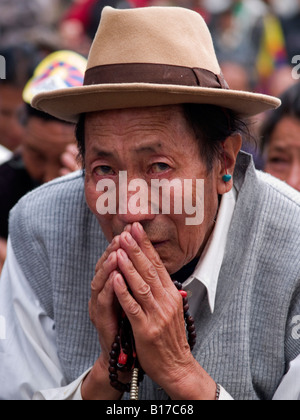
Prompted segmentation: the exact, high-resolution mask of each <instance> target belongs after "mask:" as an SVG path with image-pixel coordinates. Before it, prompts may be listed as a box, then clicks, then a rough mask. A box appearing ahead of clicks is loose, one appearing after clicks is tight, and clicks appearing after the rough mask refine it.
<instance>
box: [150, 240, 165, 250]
mask: <svg viewBox="0 0 300 420" xmlns="http://www.w3.org/2000/svg"><path fill="white" fill-rule="evenodd" d="M167 242H168V241H151V243H152V245H153V247H154V248H155V249H157V248H160V247H162V246H164V245H165V244H166V243H167Z"/></svg>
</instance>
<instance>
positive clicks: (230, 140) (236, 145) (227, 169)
mask: <svg viewBox="0 0 300 420" xmlns="http://www.w3.org/2000/svg"><path fill="white" fill-rule="evenodd" d="M241 147H242V136H241V135H240V134H234V135H233V136H230V137H227V139H226V140H225V141H224V143H223V156H222V157H221V158H220V165H219V173H218V194H221V195H223V194H226V193H228V192H229V191H230V190H231V189H232V187H233V173H234V168H235V165H236V159H237V155H238V153H239V151H240V150H241ZM227 174H228V175H231V179H230V180H229V181H228V182H226V181H224V179H223V177H224V175H227Z"/></svg>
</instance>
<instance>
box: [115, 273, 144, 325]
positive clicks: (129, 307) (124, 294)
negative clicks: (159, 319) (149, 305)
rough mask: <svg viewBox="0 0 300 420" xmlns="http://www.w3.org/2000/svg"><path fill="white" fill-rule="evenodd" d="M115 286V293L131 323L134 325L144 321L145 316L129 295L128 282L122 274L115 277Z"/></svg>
mask: <svg viewBox="0 0 300 420" xmlns="http://www.w3.org/2000/svg"><path fill="white" fill-rule="evenodd" d="M113 284H114V292H115V294H116V296H117V298H118V301H119V303H120V305H121V306H122V308H123V310H124V312H125V314H126V316H127V318H128V319H129V322H130V323H132V324H134V323H136V322H137V321H142V320H143V319H144V318H145V314H144V312H143V310H142V308H141V306H140V305H139V304H138V302H137V301H136V300H135V299H134V298H133V297H132V296H131V294H130V293H129V291H128V287H127V285H126V282H125V280H124V278H123V276H122V275H121V274H120V273H118V274H116V275H115V277H114V280H113Z"/></svg>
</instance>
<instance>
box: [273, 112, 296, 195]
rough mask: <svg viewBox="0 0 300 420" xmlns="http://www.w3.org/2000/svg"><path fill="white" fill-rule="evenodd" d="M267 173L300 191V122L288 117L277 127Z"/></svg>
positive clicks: (274, 132)
mask: <svg viewBox="0 0 300 420" xmlns="http://www.w3.org/2000/svg"><path fill="white" fill-rule="evenodd" d="M265 171H266V172H268V173H270V174H271V175H273V176H275V177H277V178H279V179H281V180H282V181H285V182H287V183H288V184H289V185H291V186H292V187H293V188H295V189H296V190H298V191H300V120H298V119H296V118H294V117H288V116H287V117H285V118H283V119H282V120H281V121H279V123H278V124H277V125H276V127H275V129H274V131H273V133H272V135H271V137H270V142H269V145H268V149H267V161H266V167H265Z"/></svg>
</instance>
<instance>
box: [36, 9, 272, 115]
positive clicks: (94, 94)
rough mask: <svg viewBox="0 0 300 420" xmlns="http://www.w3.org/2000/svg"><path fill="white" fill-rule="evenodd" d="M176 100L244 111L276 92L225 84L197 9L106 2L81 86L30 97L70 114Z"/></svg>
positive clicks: (265, 105) (266, 103) (268, 103)
mask: <svg viewBox="0 0 300 420" xmlns="http://www.w3.org/2000/svg"><path fill="white" fill-rule="evenodd" d="M181 103H198V104H212V105H217V106H221V107H225V108H228V109H231V110H233V111H235V112H237V113H238V114H239V115H240V116H242V117H247V116H252V115H255V114H259V113H261V112H263V111H266V110H268V109H272V108H277V107H278V106H279V105H280V100H279V99H277V98H274V97H270V96H266V95H261V94H254V93H248V92H241V91H235V90H230V89H229V87H228V85H227V83H226V81H225V80H224V77H223V76H222V72H221V69H220V66H219V64H218V60H217V58H216V54H215V51H214V47H213V42H212V38H211V35H210V32H209V30H208V27H207V25H206V23H205V22H204V20H203V19H202V17H201V16H200V15H199V14H198V13H196V12H192V11H191V10H188V9H183V8H179V7H149V8H147V7H146V8H141V9H130V10H115V9H113V8H111V7H106V8H105V9H104V10H103V13H102V18H101V22H100V26H99V29H98V32H97V34H96V37H95V40H94V42H93V45H92V48H91V51H90V55H89V59H88V65H87V71H86V74H85V80H84V86H80V87H73V88H66V89H59V90H54V91H50V92H49V91H48V92H43V93H39V94H38V95H37V96H35V97H34V99H33V102H32V105H33V107H35V108H37V109H39V110H41V111H44V112H46V113H48V114H51V115H53V116H55V117H57V118H60V119H62V120H66V121H70V122H76V121H77V120H78V117H79V115H80V114H82V113H87V112H94V111H103V110H109V109H124V108H134V107H148V106H159V105H172V104H181Z"/></svg>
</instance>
